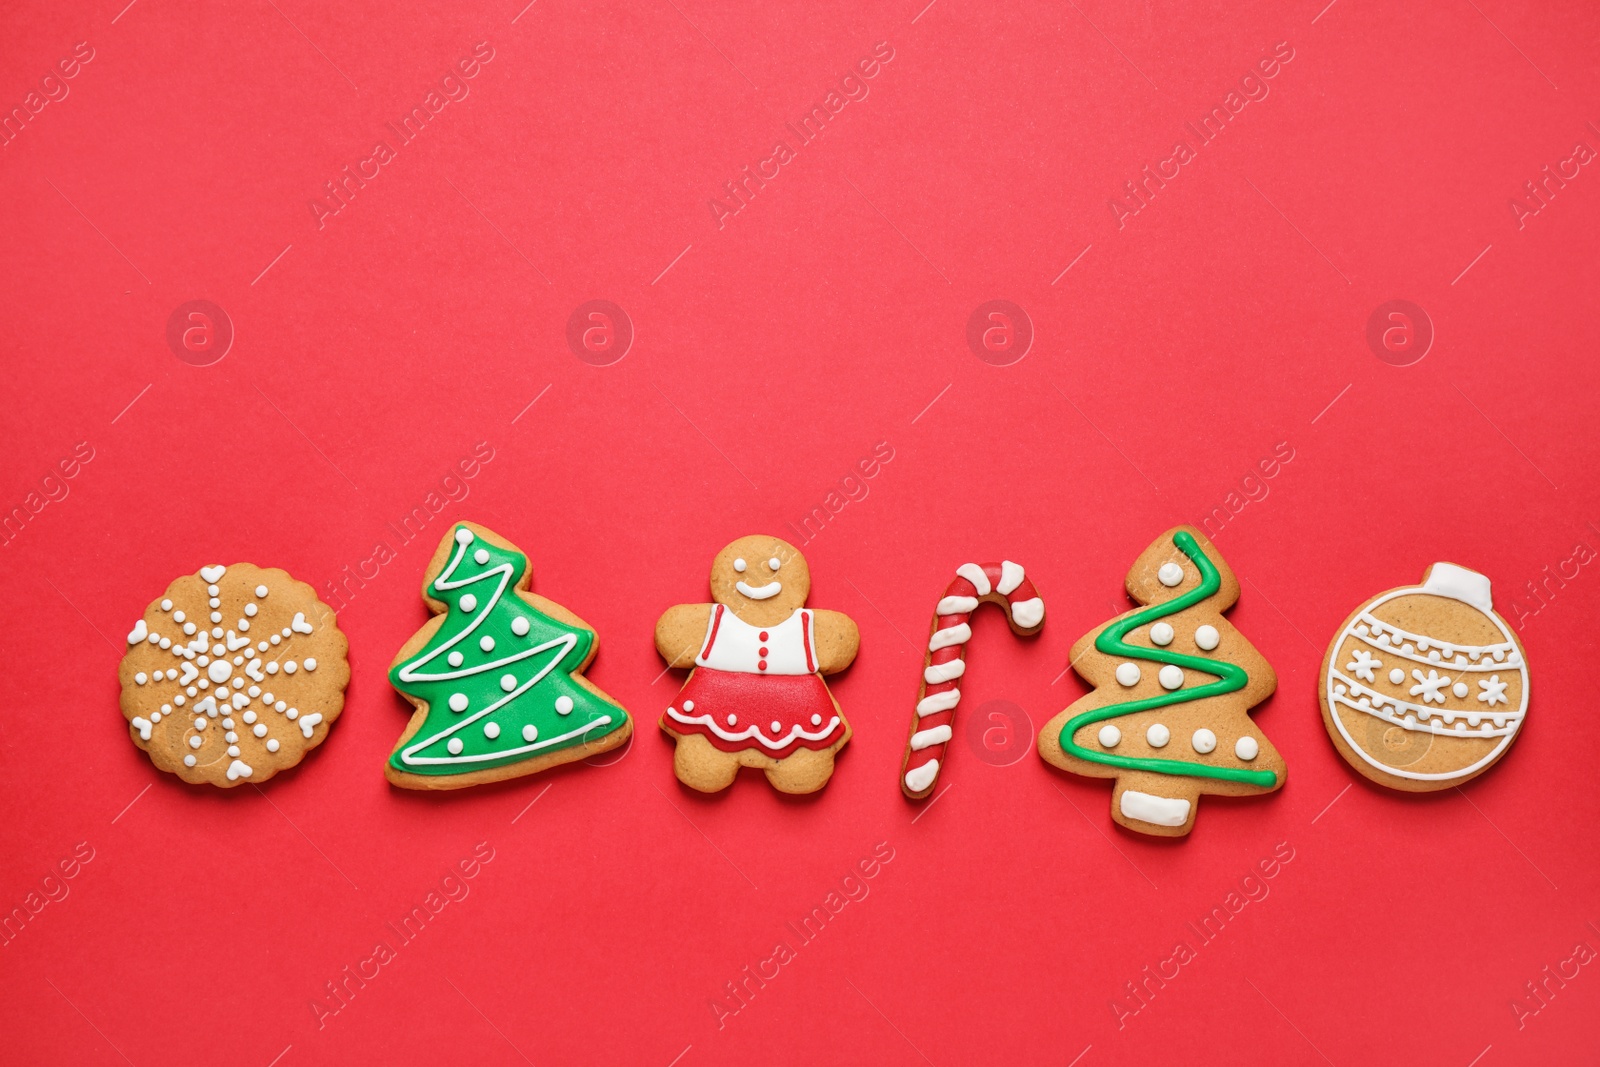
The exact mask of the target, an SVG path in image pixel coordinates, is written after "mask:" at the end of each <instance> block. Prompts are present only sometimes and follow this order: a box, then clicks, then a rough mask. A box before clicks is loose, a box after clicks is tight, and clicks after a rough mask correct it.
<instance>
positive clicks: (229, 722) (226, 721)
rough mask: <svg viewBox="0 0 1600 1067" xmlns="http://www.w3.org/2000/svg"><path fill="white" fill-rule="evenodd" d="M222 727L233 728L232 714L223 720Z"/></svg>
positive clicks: (225, 728)
mask: <svg viewBox="0 0 1600 1067" xmlns="http://www.w3.org/2000/svg"><path fill="white" fill-rule="evenodd" d="M222 728H223V729H224V730H231V729H233V718H232V716H229V717H228V718H226V719H223V720H222Z"/></svg>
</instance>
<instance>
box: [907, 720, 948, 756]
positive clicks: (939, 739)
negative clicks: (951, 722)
mask: <svg viewBox="0 0 1600 1067" xmlns="http://www.w3.org/2000/svg"><path fill="white" fill-rule="evenodd" d="M948 740H950V727H948V726H935V727H934V728H933V729H931V730H918V731H917V732H916V733H914V734H912V735H911V751H913V752H920V751H921V750H922V749H925V748H932V747H933V746H934V745H942V744H944V743H945V742H946V741H948Z"/></svg>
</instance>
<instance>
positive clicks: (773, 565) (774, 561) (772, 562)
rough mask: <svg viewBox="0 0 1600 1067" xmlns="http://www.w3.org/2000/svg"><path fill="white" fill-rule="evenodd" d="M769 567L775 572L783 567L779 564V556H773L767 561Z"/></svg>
mask: <svg viewBox="0 0 1600 1067" xmlns="http://www.w3.org/2000/svg"><path fill="white" fill-rule="evenodd" d="M767 566H768V567H771V568H772V569H773V570H777V569H778V568H779V567H781V566H782V564H781V563H779V562H778V557H777V556H773V557H772V558H771V559H769V560H767Z"/></svg>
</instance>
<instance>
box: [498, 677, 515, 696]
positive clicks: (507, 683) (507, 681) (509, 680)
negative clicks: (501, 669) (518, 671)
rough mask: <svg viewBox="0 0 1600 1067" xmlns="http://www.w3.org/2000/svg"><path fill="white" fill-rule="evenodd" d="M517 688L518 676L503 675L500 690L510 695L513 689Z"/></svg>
mask: <svg viewBox="0 0 1600 1067" xmlns="http://www.w3.org/2000/svg"><path fill="white" fill-rule="evenodd" d="M516 687H517V676H516V675H514V674H502V675H501V676H500V688H501V689H504V690H505V691H506V692H508V693H509V692H511V691H512V690H513V689H515V688H516Z"/></svg>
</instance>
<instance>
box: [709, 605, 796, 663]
mask: <svg viewBox="0 0 1600 1067" xmlns="http://www.w3.org/2000/svg"><path fill="white" fill-rule="evenodd" d="M816 647H817V644H816V634H815V632H814V627H813V622H812V613H811V612H810V611H809V610H807V609H805V608H800V609H798V610H796V611H795V612H794V613H793V614H791V615H790V616H789V617H788V618H787V619H784V620H783V621H782V622H780V623H778V624H777V625H776V626H752V625H751V624H750V623H748V622H745V621H744V620H743V619H741V618H739V616H737V615H735V614H734V613H733V612H731V611H729V610H728V609H727V607H726V606H724V605H722V604H718V605H717V606H716V607H715V608H713V609H712V612H711V619H710V621H709V622H707V624H706V639H705V644H704V645H703V646H702V647H701V649H700V654H699V655H698V656H696V657H695V658H694V662H695V666H697V667H710V668H711V669H712V670H715V671H732V672H735V673H738V674H815V673H816V670H817V657H816V652H815V649H816Z"/></svg>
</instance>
